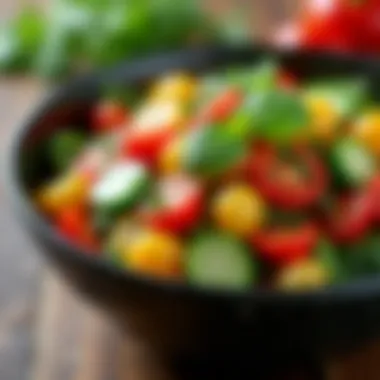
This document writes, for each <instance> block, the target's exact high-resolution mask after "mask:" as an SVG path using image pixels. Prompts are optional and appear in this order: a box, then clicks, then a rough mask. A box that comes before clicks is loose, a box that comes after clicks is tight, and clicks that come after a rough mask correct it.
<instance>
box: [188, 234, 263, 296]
mask: <svg viewBox="0 0 380 380" xmlns="http://www.w3.org/2000/svg"><path fill="white" fill-rule="evenodd" d="M255 269H256V268H255V266H254V264H253V261H252V258H251V257H250V254H249V251H248V250H247V249H246V248H245V246H244V245H243V244H242V243H241V242H240V241H239V240H237V239H235V238H233V237H230V236H227V235H223V234H219V233H216V232H215V233H207V234H203V235H201V236H199V237H198V238H196V239H195V241H194V242H193V244H191V246H190V247H189V248H188V252H187V260H186V270H187V276H188V279H189V282H190V283H192V284H194V285H197V286H201V287H213V288H227V289H244V288H248V287H250V286H251V285H252V283H253V282H254V281H255V277H256V273H255V272H256V270H255Z"/></svg>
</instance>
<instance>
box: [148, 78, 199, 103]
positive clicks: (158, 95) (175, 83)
mask: <svg viewBox="0 0 380 380" xmlns="http://www.w3.org/2000/svg"><path fill="white" fill-rule="evenodd" d="M196 88H197V81H196V79H195V78H194V77H192V76H191V75H188V74H185V73H176V74H172V75H169V76H166V77H164V78H162V79H161V80H160V81H158V82H157V83H156V84H155V85H154V86H153V88H152V90H151V98H152V99H160V100H172V101H177V102H181V103H188V102H189V101H191V100H192V99H193V98H194V96H195V92H196Z"/></svg>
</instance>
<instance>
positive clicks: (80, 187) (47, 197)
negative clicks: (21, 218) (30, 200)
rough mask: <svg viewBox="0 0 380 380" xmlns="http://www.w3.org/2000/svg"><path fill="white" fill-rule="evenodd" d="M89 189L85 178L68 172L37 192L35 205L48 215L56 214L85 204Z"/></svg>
mask: <svg viewBox="0 0 380 380" xmlns="http://www.w3.org/2000/svg"><path fill="white" fill-rule="evenodd" d="M89 187H90V184H89V181H88V180H87V179H86V178H84V177H83V176H82V175H80V174H79V173H75V172H69V173H67V174H65V175H64V176H62V177H59V178H57V179H56V180H54V181H53V182H50V183H48V184H46V185H45V186H43V187H42V188H41V189H40V190H39V191H38V192H37V196H36V201H37V205H38V206H39V207H41V209H42V210H43V211H45V212H47V213H49V214H52V215H54V214H57V213H59V212H60V211H62V210H64V209H65V208H67V207H70V206H75V205H78V206H79V205H83V204H85V202H86V199H87V195H88V192H89Z"/></svg>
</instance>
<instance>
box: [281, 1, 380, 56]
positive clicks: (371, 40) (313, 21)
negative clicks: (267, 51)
mask: <svg viewBox="0 0 380 380" xmlns="http://www.w3.org/2000/svg"><path fill="white" fill-rule="evenodd" d="M275 43H276V44H278V45H280V46H285V47H304V48H308V49H313V50H333V51H339V52H365V53H379V52H380V0H305V1H304V2H302V7H301V10H300V12H298V14H297V17H296V19H295V20H294V21H292V22H290V23H289V24H287V25H285V26H283V27H281V28H280V29H279V30H278V31H277V33H276V35H275Z"/></svg>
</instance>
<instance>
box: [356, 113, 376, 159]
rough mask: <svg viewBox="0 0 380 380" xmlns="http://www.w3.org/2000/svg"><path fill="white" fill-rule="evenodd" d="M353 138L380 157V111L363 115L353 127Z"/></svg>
mask: <svg viewBox="0 0 380 380" xmlns="http://www.w3.org/2000/svg"><path fill="white" fill-rule="evenodd" d="M353 137H354V138H356V139H357V140H359V141H360V142H361V143H362V144H363V146H364V147H366V148H367V149H368V150H369V151H370V152H372V153H373V154H374V155H376V157H379V156H380V110H379V109H373V110H371V111H369V112H366V113H364V114H362V115H361V116H360V117H359V118H358V119H357V120H356V121H355V122H354V125H353Z"/></svg>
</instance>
